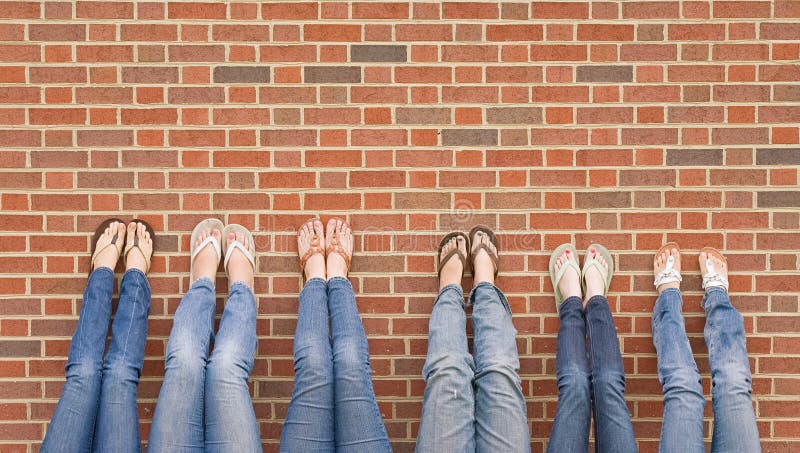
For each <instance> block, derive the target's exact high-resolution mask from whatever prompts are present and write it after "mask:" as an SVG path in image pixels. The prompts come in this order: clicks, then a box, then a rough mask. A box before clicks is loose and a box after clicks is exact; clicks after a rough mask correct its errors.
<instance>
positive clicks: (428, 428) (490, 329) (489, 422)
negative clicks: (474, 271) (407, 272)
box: [416, 282, 531, 453]
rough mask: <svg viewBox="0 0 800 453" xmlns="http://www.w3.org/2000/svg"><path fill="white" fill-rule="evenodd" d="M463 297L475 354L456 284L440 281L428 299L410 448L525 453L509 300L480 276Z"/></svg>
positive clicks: (521, 397) (523, 410)
mask: <svg viewBox="0 0 800 453" xmlns="http://www.w3.org/2000/svg"><path fill="white" fill-rule="evenodd" d="M470 301H471V302H472V304H473V311H472V327H473V330H474V333H475V340H474V350H475V356H474V359H473V356H471V355H470V353H469V349H468V346H467V333H466V322H467V316H466V313H465V311H464V293H463V291H462V289H461V287H460V286H458V285H448V286H445V287H444V288H442V290H441V291H439V296H438V297H437V298H436V302H434V306H433V312H432V313H431V318H430V324H429V332H428V357H427V359H426V360H425V366H424V367H423V369H422V374H423V377H424V378H425V382H426V387H425V396H424V401H423V405H422V420H421V422H420V427H419V435H418V438H417V447H416V451H417V452H421V453H427V452H432V453H444V452H459V453H461V452H487V453H488V452H508V453H515V452H529V451H530V449H531V445H530V436H529V430H528V419H527V413H526V407H525V396H524V395H523V393H522V387H521V384H520V378H519V354H518V352H517V343H516V335H517V331H516V329H515V328H514V325H513V324H512V322H511V309H510V308H509V306H508V301H507V300H506V298H505V296H504V295H503V293H502V292H501V291H500V290H499V289H498V288H497V287H496V286H494V285H492V284H490V283H487V282H483V283H479V284H478V285H477V286H476V287H475V289H473V290H472V293H471V294H470Z"/></svg>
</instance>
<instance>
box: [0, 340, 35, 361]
mask: <svg viewBox="0 0 800 453" xmlns="http://www.w3.org/2000/svg"><path fill="white" fill-rule="evenodd" d="M41 349H42V343H41V342H40V341H22V340H0V357H40V356H41Z"/></svg>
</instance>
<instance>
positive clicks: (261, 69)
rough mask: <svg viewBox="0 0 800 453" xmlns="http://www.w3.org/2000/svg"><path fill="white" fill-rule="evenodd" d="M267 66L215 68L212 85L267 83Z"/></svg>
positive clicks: (268, 72)
mask: <svg viewBox="0 0 800 453" xmlns="http://www.w3.org/2000/svg"><path fill="white" fill-rule="evenodd" d="M269 74H270V71H269V66H217V67H216V68H214V83H269V80H270V78H269V77H270V76H269Z"/></svg>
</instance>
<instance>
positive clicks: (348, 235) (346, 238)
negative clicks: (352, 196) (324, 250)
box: [325, 219, 353, 280]
mask: <svg viewBox="0 0 800 453" xmlns="http://www.w3.org/2000/svg"><path fill="white" fill-rule="evenodd" d="M334 233H336V234H338V237H339V244H341V248H342V249H343V253H345V254H346V255H347V256H349V257H352V256H353V232H352V231H351V230H350V226H349V225H347V224H346V223H344V222H342V220H341V219H330V220H329V221H328V228H327V230H326V232H325V242H326V244H327V246H328V247H331V246H332V245H334V242H333V235H334ZM349 267H350V266H349V263H348V262H347V261H346V260H345V257H344V256H342V254H341V253H336V252H335V251H333V250H329V251H328V261H327V269H328V280H330V279H332V278H333V277H347V272H348V271H349Z"/></svg>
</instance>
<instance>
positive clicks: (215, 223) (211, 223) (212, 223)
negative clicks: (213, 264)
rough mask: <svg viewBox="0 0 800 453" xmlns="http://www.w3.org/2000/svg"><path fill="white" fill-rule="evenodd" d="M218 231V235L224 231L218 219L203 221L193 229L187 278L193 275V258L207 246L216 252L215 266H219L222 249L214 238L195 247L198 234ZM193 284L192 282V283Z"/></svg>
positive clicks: (205, 240) (207, 239)
mask: <svg viewBox="0 0 800 453" xmlns="http://www.w3.org/2000/svg"><path fill="white" fill-rule="evenodd" d="M205 229H208V230H212V231H213V230H219V231H220V234H221V233H222V230H223V229H225V225H223V224H222V222H221V221H220V220H219V219H205V220H203V221H201V222H200V223H198V224H197V225H196V226H195V227H194V229H193V230H192V239H191V243H190V250H191V253H192V255H191V258H190V259H189V278H191V276H192V275H194V258H195V257H196V256H197V254H198V253H200V250H203V249H204V248H205V247H206V246H207V245H208V244H211V245H212V246H213V247H214V251H215V252H217V266H219V260H220V259H222V248H221V246H220V243H219V240H217V238H215V237H214V236H208V237H207V238H205V239H204V240H203V242H202V243H200V244H199V245H198V246H197V247H195V244H197V237H198V236H200V233H202V232H203V230H205ZM192 283H194V282H192Z"/></svg>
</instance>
